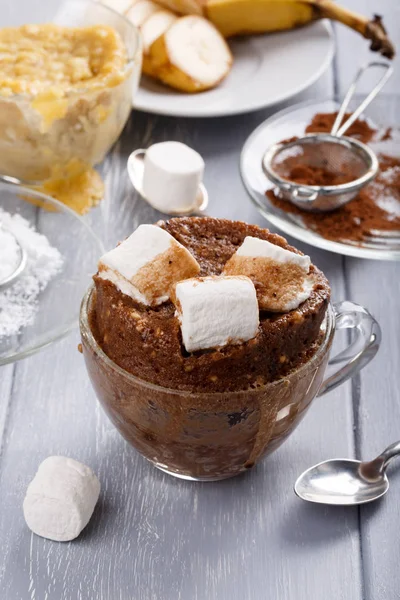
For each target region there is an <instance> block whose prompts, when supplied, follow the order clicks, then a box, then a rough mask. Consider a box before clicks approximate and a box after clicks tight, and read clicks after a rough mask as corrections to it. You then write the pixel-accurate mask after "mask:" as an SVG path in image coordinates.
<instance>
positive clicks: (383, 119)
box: [337, 0, 400, 600]
mask: <svg viewBox="0 0 400 600" xmlns="http://www.w3.org/2000/svg"><path fill="white" fill-rule="evenodd" d="M347 5H348V6H349V7H350V8H352V9H353V10H358V11H360V12H363V13H364V14H367V15H371V14H373V13H374V12H379V13H380V14H383V15H384V17H385V19H384V21H385V25H386V26H387V28H388V31H389V33H390V35H391V37H392V39H393V41H394V42H395V44H396V45H397V50H398V51H399V49H400V31H399V23H400V4H399V2H397V0H385V1H384V2H380V3H379V4H377V3H376V2H374V1H373V0H348V2H347ZM337 33H338V44H337V49H338V52H337V66H338V72H339V74H340V77H339V78H338V82H339V91H340V93H341V94H343V93H344V92H345V90H346V86H347V85H348V84H349V83H350V81H351V78H352V76H353V74H354V72H355V70H356V68H357V65H356V64H354V61H349V55H353V56H356V57H357V62H359V64H363V63H364V62H366V61H367V59H368V58H371V56H370V54H369V53H368V52H367V50H366V49H365V47H363V44H362V41H361V43H360V40H359V39H358V38H357V37H356V36H353V35H352V34H351V32H349V31H348V30H346V29H345V28H343V27H340V30H339V26H338V28H337ZM394 66H395V71H394V74H393V77H392V78H391V80H390V81H389V82H388V84H387V86H386V87H385V88H384V91H383V93H382V96H380V97H378V98H377V99H376V101H375V102H374V103H373V104H372V105H371V107H370V109H369V110H368V114H369V115H370V116H371V117H372V118H373V119H374V120H375V121H376V122H377V123H383V124H384V125H385V124H393V125H396V126H397V127H399V125H400V120H399V115H400V71H399V69H398V59H397V60H396V61H395V63H394ZM375 77H376V75H375ZM371 83H373V76H372V75H371V77H370V78H366V79H365V80H364V81H363V82H362V85H361V88H360V89H361V91H362V92H364V93H367V92H368V91H369V89H370V87H368V86H370V85H371ZM345 273H346V278H347V281H348V290H349V298H350V299H352V300H354V301H356V302H360V303H361V304H366V305H367V306H368V307H369V308H370V310H371V312H372V313H373V314H374V315H375V316H376V318H377V319H378V321H379V322H380V324H381V327H382V331H383V341H382V346H381V350H380V351H379V353H378V355H377V357H376V360H374V361H373V362H372V363H371V365H370V366H369V367H368V368H367V369H365V370H364V371H363V373H362V374H361V376H360V377H358V378H356V380H355V381H354V382H353V403H354V414H355V426H356V429H355V443H356V454H357V456H358V457H365V458H366V459H368V458H371V457H374V456H376V455H377V454H379V452H381V451H382V450H383V449H384V448H385V447H386V446H387V445H388V444H389V443H391V442H393V441H395V440H398V439H400V388H399V368H398V367H399V364H400V355H399V338H400V315H399V309H400V300H399V298H400V284H399V281H400V265H399V263H390V262H380V261H379V262H375V261H362V260H357V259H346V261H345ZM389 475H390V484H391V487H390V493H389V494H388V495H387V496H386V497H385V498H384V499H383V500H382V501H380V502H379V503H377V504H374V505H370V506H365V507H362V508H361V509H360V533H361V554H362V561H363V580H364V594H365V598H366V600H376V599H377V598H379V599H380V598H388V599H389V598H393V599H394V598H400V577H399V575H398V567H397V565H398V564H399V561H400V545H399V536H398V532H397V531H396V527H394V523H396V522H398V520H399V515H400V500H399V499H400V472H399V470H398V469H397V472H396V468H395V466H393V467H392V468H391V469H390V471H389Z"/></svg>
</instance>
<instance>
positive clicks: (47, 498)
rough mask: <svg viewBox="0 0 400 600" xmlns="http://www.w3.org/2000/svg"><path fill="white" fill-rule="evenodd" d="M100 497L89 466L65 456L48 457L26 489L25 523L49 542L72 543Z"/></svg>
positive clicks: (95, 480) (97, 484) (95, 478)
mask: <svg viewBox="0 0 400 600" xmlns="http://www.w3.org/2000/svg"><path fill="white" fill-rule="evenodd" d="M99 494H100V482H99V480H98V479H97V477H96V475H95V474H94V473H93V471H92V470H91V469H90V468H89V467H87V466H86V465H84V464H82V463H80V462H78V461H76V460H73V459H72V458H66V457H65V456H49V457H48V458H46V460H44V461H43V462H42V463H41V464H40V465H39V469H38V471H37V473H36V475H35V477H34V478H33V479H32V481H31V483H30V484H29V486H28V489H27V492H26V496H25V499H24V506H23V509H24V517H25V521H26V524H27V525H28V527H29V529H31V530H32V531H33V533H36V534H37V535H40V536H42V537H45V538H48V539H49V540H54V541H56V542H68V541H70V540H73V539H75V538H76V537H77V536H78V535H79V534H80V532H81V531H82V529H84V528H85V527H86V525H87V524H88V522H89V519H90V517H91V516H92V513H93V511H94V507H95V506H96V502H97V500H98V498H99Z"/></svg>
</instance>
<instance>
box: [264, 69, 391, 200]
mask: <svg viewBox="0 0 400 600" xmlns="http://www.w3.org/2000/svg"><path fill="white" fill-rule="evenodd" d="M370 68H381V69H384V70H385V73H384V75H383V76H382V77H381V79H380V80H379V81H378V83H377V84H376V85H375V87H374V88H373V89H372V91H371V92H370V93H369V94H368V96H367V97H366V98H365V99H364V100H363V102H362V103H361V104H360V105H359V106H358V108H357V109H356V110H355V111H354V112H353V113H352V115H351V116H350V117H349V118H348V119H347V121H345V122H344V123H343V118H344V115H345V113H346V109H347V107H348V105H349V103H350V100H351V98H352V97H353V95H354V93H355V91H356V89H357V84H358V82H359V80H360V78H361V76H362V75H363V74H364V73H365V71H367V70H368V69H370ZM392 73H393V67H392V66H391V65H389V64H388V63H383V62H370V63H368V64H367V65H365V66H363V67H362V68H360V69H359V71H358V72H357V74H356V77H355V78H354V80H353V82H352V84H351V86H350V87H349V90H348V92H347V94H346V96H345V98H344V100H343V102H342V104H341V106H340V109H339V112H338V114H337V117H336V120H335V123H334V124H333V127H332V130H331V132H330V133H315V134H314V133H313V134H308V135H305V136H303V137H301V138H297V139H293V140H290V141H288V142H281V143H279V144H274V145H273V146H271V147H270V148H269V149H268V150H267V152H266V153H265V154H264V157H263V161H262V166H263V170H264V172H265V174H266V175H267V177H268V179H269V180H270V181H271V182H272V183H273V184H275V186H276V188H277V193H278V194H279V196H280V197H282V198H284V199H285V200H289V201H290V202H292V203H293V204H295V205H296V206H298V207H299V208H301V209H303V210H308V211H330V210H335V209H336V208H339V207H340V206H343V204H346V203H347V202H349V201H350V200H351V199H352V198H354V196H355V195H356V194H357V193H358V192H359V191H360V190H361V189H362V188H363V187H364V186H365V185H366V184H367V183H369V182H370V181H371V180H372V179H373V178H374V177H375V176H376V175H377V173H378V169H379V163H378V159H377V157H376V155H375V153H374V152H373V150H371V148H369V147H368V146H366V145H365V144H363V143H362V142H360V141H358V140H356V139H354V138H350V137H343V134H344V133H345V132H346V131H347V130H348V128H349V127H350V126H351V125H352V124H353V123H354V121H355V120H356V119H357V118H358V117H359V116H360V115H361V113H362V112H363V111H364V109H365V108H366V107H367V106H368V105H369V104H370V103H371V102H372V100H373V99H374V98H375V97H376V96H377V94H378V93H379V92H380V90H381V89H382V88H383V86H384V85H385V83H386V82H387V81H388V79H389V78H390V77H391V75H392ZM288 160H291V164H295V166H296V169H299V171H301V169H302V168H312V169H313V170H314V172H316V170H320V171H321V173H322V175H324V176H325V178H332V179H335V180H337V179H338V180H339V181H340V179H342V180H343V182H341V183H336V184H334V185H331V184H325V183H324V184H323V185H309V184H308V183H299V182H296V181H293V173H292V172H289V169H287V168H286V164H287V162H288ZM349 173H351V175H350V176H349ZM290 177H291V178H292V180H291V179H290Z"/></svg>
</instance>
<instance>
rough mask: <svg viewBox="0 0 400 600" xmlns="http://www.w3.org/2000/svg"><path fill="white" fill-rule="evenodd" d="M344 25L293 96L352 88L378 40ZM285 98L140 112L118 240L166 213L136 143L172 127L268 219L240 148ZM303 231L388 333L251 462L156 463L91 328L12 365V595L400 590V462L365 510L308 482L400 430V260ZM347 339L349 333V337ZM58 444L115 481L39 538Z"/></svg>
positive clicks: (0, 468) (337, 295)
mask: <svg viewBox="0 0 400 600" xmlns="http://www.w3.org/2000/svg"><path fill="white" fill-rule="evenodd" d="M24 2H25V3H26V2H27V0H19V2H15V5H8V7H7V11H6V13H5V15H3V19H2V20H3V23H2V24H6V20H7V23H11V22H18V20H20V18H19V15H18V13H19V11H20V9H21V7H23V6H24ZM47 2H50V0H47ZM347 4H348V5H349V6H350V4H351V5H352V6H353V7H354V8H355V7H356V6H355V2H351V3H350V2H347ZM362 5H364V10H367V12H371V10H372V8H371V7H372V3H370V6H367V5H366V3H362V2H358V3H357V7H358V8H362ZM384 5H385V8H384ZM386 6H387V7H388V8H386ZM389 9H390V10H389ZM380 10H381V12H384V13H385V14H389V15H390V14H393V15H394V14H395V11H396V10H397V8H396V6H395V3H394V2H389V1H388V0H386V1H385V2H382V3H381V6H380ZM391 11H392V12H391ZM336 34H337V40H338V50H339V52H338V59H337V61H336V63H335V66H336V67H337V66H338V67H339V70H335V69H334V68H332V69H331V70H330V71H329V72H328V73H327V74H326V75H325V76H324V77H323V78H322V79H321V80H320V81H319V82H318V83H317V84H315V85H314V86H312V88H310V89H309V90H308V91H307V92H306V93H303V94H302V95H301V96H300V98H299V97H298V98H295V99H293V102H294V101H298V100H301V99H307V98H324V97H327V96H329V95H332V94H333V93H334V88H335V83H336V89H337V90H338V91H339V90H341V89H342V86H343V85H344V84H343V83H342V82H344V81H345V80H346V78H348V74H349V71H350V70H352V69H353V67H355V66H356V64H355V63H356V61H355V59H354V55H355V54H357V52H358V50H357V48H358V49H361V48H364V44H365V42H363V41H362V40H358V38H357V37H356V36H355V34H353V33H351V32H350V33H349V34H347V32H346V31H345V29H344V28H343V27H340V26H338V27H337V28H336ZM353 38H354V40H357V41H353ZM342 39H343V41H342ZM350 39H351V41H348V40H350ZM346 44H348V46H346ZM346 47H347V48H348V49H349V50H348V52H347V53H346ZM360 51H361V50H360ZM349 55H351V56H352V60H351V61H350V60H349V59H348V56H349ZM346 57H347V58H346ZM346 62H348V63H351V64H349V65H348V66H346ZM342 73H343V76H342ZM390 93H391V94H394V93H395V92H394V91H393V89H391V91H390ZM396 93H397V92H396ZM287 104H289V103H287ZM385 106H388V105H385ZM396 106H397V105H396ZM278 108H281V107H275V108H274V110H268V111H260V112H257V113H253V114H250V115H244V116H240V117H232V118H223V119H218V120H207V119H193V120H191V119H173V118H167V117H157V116H151V115H148V114H141V113H133V114H132V118H131V120H130V121H129V123H128V125H127V127H126V129H125V131H124V134H123V136H122V137H121V139H120V141H119V142H118V143H117V144H116V146H115V147H114V149H113V151H112V153H111V154H110V155H109V156H108V157H107V159H106V161H105V164H104V165H103V174H104V175H105V178H106V183H107V194H106V198H105V200H104V201H103V202H102V204H101V205H100V206H99V207H98V208H96V209H95V210H93V211H92V213H91V214H90V216H89V220H90V222H91V223H92V225H93V227H94V228H95V229H96V231H97V232H98V233H99V235H100V236H101V237H102V239H103V241H104V244H105V246H106V247H107V248H109V247H112V246H113V245H114V244H115V243H116V242H117V241H118V240H120V239H122V238H123V237H124V236H126V235H127V234H128V233H129V232H131V231H132V229H133V228H134V227H136V225H137V224H139V223H142V222H154V221H155V220H157V219H158V218H160V217H162V215H161V214H160V213H157V212H155V211H153V210H152V209H151V208H150V207H149V206H148V205H147V204H146V203H145V202H144V201H143V200H142V199H141V198H140V197H138V195H137V194H136V193H135V192H134V191H133V190H132V187H131V185H130V183H129V180H128V177H127V174H126V169H125V164H126V159H127V156H128V155H129V153H130V152H131V151H132V150H134V149H135V148H137V147H143V146H144V147H146V146H148V145H150V144H151V143H154V142H157V141H161V140H165V139H177V140H180V141H183V142H185V143H188V144H189V145H191V146H193V147H194V148H195V149H197V150H198V151H199V152H201V153H202V155H203V156H204V158H205V161H206V173H205V183H206V185H207V188H208V190H209V192H210V207H209V213H210V214H212V215H214V216H221V217H228V218H232V219H243V220H247V221H249V222H252V223H258V224H265V221H263V220H262V218H261V217H260V216H259V215H258V213H257V212H256V211H255V209H254V208H253V205H252V204H251V203H250V202H249V201H248V198H247V196H246V193H245V191H244V189H243V186H242V184H241V181H240V176H239V171H238V161H239V154H240V149H241V146H242V144H243V142H244V141H245V139H246V138H247V136H248V135H249V134H250V133H251V131H252V130H253V129H254V127H256V126H257V125H258V124H259V123H261V122H262V121H263V120H264V119H265V118H266V117H267V116H268V115H270V114H272V112H274V111H275V110H277V109H278ZM393 110H394V113H393V115H394V117H396V111H395V109H393ZM398 114H399V113H398V110H397V115H398ZM397 119H398V116H397ZM295 243H296V245H297V246H299V247H301V249H303V250H305V251H307V253H309V254H310V255H311V257H312V259H313V261H314V262H315V263H316V264H317V265H318V266H319V267H320V268H322V269H323V270H324V271H325V273H326V275H327V276H328V278H329V279H330V281H331V284H332V288H333V296H334V300H340V299H344V298H345V297H348V298H350V299H352V300H354V301H357V302H360V303H363V304H365V305H367V306H368V307H370V308H371V310H373V311H374V312H375V313H376V316H377V317H378V318H379V320H380V321H381V322H382V325H383V329H384V336H385V337H384V344H383V346H382V351H381V353H380V355H378V358H377V359H376V360H375V362H374V363H372V364H371V365H370V366H369V367H368V368H367V369H366V370H365V372H364V374H363V375H362V377H361V378H359V379H358V380H356V381H355V382H353V384H350V383H349V384H345V385H343V386H342V387H340V388H338V389H337V390H335V391H334V392H331V393H330V394H329V395H327V396H325V397H323V398H320V399H318V400H316V401H315V403H314V405H313V407H312V408H311V410H310V412H309V414H308V415H307V416H306V418H305V420H304V421H303V422H302V423H301V425H300V426H299V428H298V429H297V431H296V432H295V433H294V434H293V436H292V437H291V438H290V439H289V440H288V441H287V442H286V443H285V445H284V446H283V447H282V448H281V449H280V450H279V451H278V452H276V453H275V454H274V455H272V456H271V457H270V458H268V459H267V460H265V461H264V462H263V463H262V464H261V465H260V466H259V467H257V468H256V469H255V470H254V471H252V472H250V473H248V474H246V476H243V477H238V478H236V479H232V480H228V481H224V482H220V483H215V484H210V483H204V484H196V483H190V482H183V481H179V480H175V479H173V478H171V477H169V476H167V475H165V474H163V473H161V472H159V471H157V470H156V469H155V468H153V467H152V466H151V465H149V464H148V463H147V462H146V461H145V460H144V459H142V458H141V457H140V456H139V455H138V454H137V453H136V452H135V451H134V450H133V449H132V448H130V447H129V446H128V445H127V444H126V443H125V442H124V441H123V440H122V438H120V436H119V434H118V433H117V432H116V431H115V429H114V428H113V426H112V425H111V424H110V422H109V421H108V420H107V418H106V417H105V415H104V414H103V412H102V410H101V409H100V407H99V404H98V402H97V400H96V398H95V394H94V392H93V390H92V388H91V385H90V382H89V380H88V377H87V375H86V371H85V367H84V364H83V359H82V356H81V355H80V354H79V353H78V352H77V350H76V347H77V344H78V342H79V336H78V333H77V332H75V333H74V334H72V335H71V336H70V337H68V338H67V339H65V340H63V341H62V342H60V343H58V344H56V345H54V346H53V347H51V348H48V349H47V350H45V351H43V352H41V353H40V354H38V355H36V356H33V357H31V358H30V359H27V360H25V361H22V362H20V363H17V364H16V365H12V366H7V367H3V368H1V370H0V435H1V438H0V439H1V446H0V447H1V454H0V499H1V500H0V598H1V599H2V600H3V599H4V600H264V599H267V600H303V599H304V600H306V599H307V600H309V599H311V600H319V599H320V598H327V599H328V600H331V599H332V600H333V599H335V600H364V598H365V599H367V600H395V599H396V598H398V597H400V587H399V579H398V576H397V565H398V563H399V558H400V556H399V554H400V552H399V544H398V540H397V535H396V523H397V522H398V516H399V512H400V500H399V498H400V495H399V493H398V492H399V486H400V477H396V476H395V477H394V479H393V485H392V489H391V493H390V496H388V497H387V498H386V499H385V500H384V501H383V502H381V503H380V505H379V506H378V507H376V508H368V509H365V508H364V509H363V510H362V511H358V510H357V509H341V508H328V507H318V506H317V507H316V506H313V505H307V504H305V503H302V502H301V501H300V500H298V499H297V498H296V497H295V495H294V494H293V491H292V488H293V483H294V481H295V479H296V477H297V476H298V474H299V473H301V471H302V470H303V469H305V468H307V467H308V466H310V465H312V464H313V463H315V462H318V461H320V460H324V459H326V458H330V457H332V456H352V455H354V453H357V454H359V453H363V454H368V455H373V453H374V452H377V451H379V450H380V449H381V448H383V447H384V445H385V444H386V443H389V442H390V441H393V440H394V439H395V438H396V431H398V429H399V428H398V422H399V421H398V418H399V411H400V409H399V390H398V389H397V381H398V375H397V365H398V364H399V350H398V341H397V339H398V334H399V327H400V317H399V314H398V312H399V311H398V292H399V290H398V283H395V282H396V281H397V282H398V280H399V265H397V264H389V263H380V262H378V263H373V262H372V261H357V260H352V259H350V260H349V259H343V258H342V257H340V256H337V255H333V254H330V253H326V252H323V251H320V250H317V249H315V248H311V247H309V246H306V245H301V244H299V243H297V242H295ZM396 286H397V287H396ZM382 290H384V293H382ZM344 342H345V340H343V339H338V340H337V344H336V345H337V347H340V346H341V345H342V344H343V343H344ZM398 437H400V436H398ZM50 454H65V455H67V456H71V457H73V458H76V459H77V460H81V461H82V462H86V463H87V464H89V465H90V466H91V467H92V468H93V469H94V470H95V472H96V473H97V474H98V476H99V478H100V480H101V483H102V493H101V498H100V502H99V504H98V506H97V508H96V510H95V514H94V516H93V519H92V521H91V523H90V524H89V526H88V527H87V529H86V530H85V531H84V533H83V534H82V535H81V536H80V537H79V538H78V540H76V541H74V542H72V543H67V544H57V543H53V542H50V541H48V540H44V539H42V538H39V537H37V536H35V535H33V534H31V533H30V532H29V530H28V529H27V527H26V525H25V523H24V520H23V515H22V500H23V496H24V493H25V489H26V486H27V484H28V482H29V481H30V479H31V478H32V477H33V475H34V473H35V471H36V469H37V466H38V464H39V463H40V461H41V460H43V459H44V458H45V457H46V456H48V455H50ZM396 492H397V493H396Z"/></svg>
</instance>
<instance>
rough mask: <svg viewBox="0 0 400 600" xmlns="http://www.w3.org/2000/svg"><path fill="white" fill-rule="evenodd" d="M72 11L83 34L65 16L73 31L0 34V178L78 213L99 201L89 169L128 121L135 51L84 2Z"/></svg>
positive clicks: (124, 25) (124, 28)
mask: <svg viewBox="0 0 400 600" xmlns="http://www.w3.org/2000/svg"><path fill="white" fill-rule="evenodd" d="M75 4H78V5H79V6H80V7H81V8H80V10H81V14H82V15H83V17H82V22H83V26H75V23H76V14H75V13H74V11H72V12H71V11H69V12H68V11H67V12H65V13H64V14H67V15H72V14H74V15H75V16H74V18H71V22H73V23H74V26H70V25H69V24H68V23H67V24H65V25H64V24H59V23H54V24H52V23H48V24H43V25H36V24H34V25H23V26H21V27H13V28H4V29H1V30H0V174H1V175H6V176H9V177H15V178H17V179H19V180H22V181H23V182H26V183H33V182H34V183H35V185H36V186H37V187H38V188H39V189H41V190H43V191H45V192H47V193H49V194H51V195H52V196H55V197H56V198H58V199H59V200H62V201H64V202H66V203H67V204H69V205H70V206H71V207H72V208H74V209H75V210H77V211H78V212H80V213H82V212H85V211H86V210H87V209H88V208H90V206H91V205H93V204H95V203H96V202H97V201H98V200H100V199H101V197H102V195H103V185H102V182H101V179H100V176H99V174H98V173H97V171H95V170H94V169H92V166H93V165H95V164H97V163H99V162H101V161H102V160H103V158H104V156H105V154H106V153H107V152H108V150H109V149H110V147H111V146H112V145H113V144H114V142H115V141H116V140H117V138H118V136H119V135H120V133H121V131H122V129H123V127H124V125H125V123H126V121H127V119H128V117H129V114H130V111H131V108H132V93H134V91H135V90H136V89H137V86H138V80H139V75H140V67H141V50H140V42H139V37H138V34H137V31H136V29H135V28H134V27H133V26H132V25H131V24H130V23H129V22H128V21H126V20H125V19H124V18H123V17H121V16H119V15H116V14H115V13H114V12H113V11H111V10H110V9H108V8H107V7H104V6H101V5H99V4H97V3H95V2H91V1H86V2H68V3H66V6H67V7H70V6H72V7H74V5H75ZM69 5H70V6H69ZM82 9H85V10H82ZM67 20H68V19H67Z"/></svg>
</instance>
